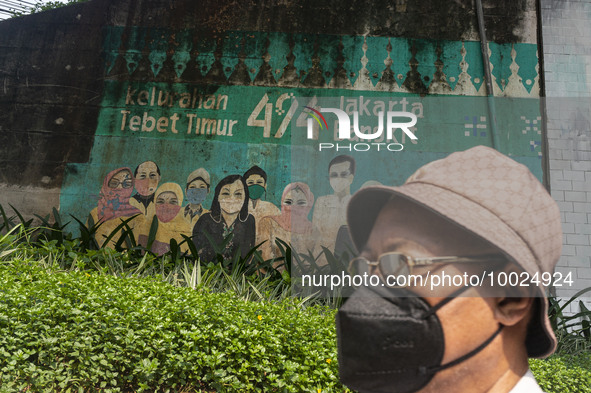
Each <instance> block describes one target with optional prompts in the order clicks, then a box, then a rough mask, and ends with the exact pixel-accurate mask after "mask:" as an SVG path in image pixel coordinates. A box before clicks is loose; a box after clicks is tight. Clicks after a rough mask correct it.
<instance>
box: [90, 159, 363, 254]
mask: <svg viewBox="0 0 591 393" xmlns="http://www.w3.org/2000/svg"><path fill="white" fill-rule="evenodd" d="M328 169H329V170H328V177H329V179H330V185H331V188H332V189H333V191H334V193H333V194H330V195H326V196H322V197H319V198H317V199H316V204H314V202H315V199H314V194H313V193H312V191H311V190H310V187H309V186H308V185H307V184H306V183H303V182H294V183H290V184H288V185H287V186H286V187H285V189H284V190H283V194H282V196H281V206H280V208H278V207H277V206H275V205H274V204H273V203H271V202H269V201H265V200H264V199H263V197H264V195H265V192H266V190H267V174H266V172H265V171H264V170H263V169H261V168H260V167H258V166H253V167H252V168H250V169H249V170H248V171H246V172H245V173H244V174H243V175H239V174H234V175H229V176H226V177H224V178H223V179H221V180H220V181H219V182H218V183H217V185H216V186H215V189H214V194H213V200H212V202H211V206H210V207H209V209H208V208H206V207H205V206H204V202H205V200H206V199H207V197H208V195H209V193H210V190H211V176H210V174H209V172H208V171H207V170H205V169H204V168H199V169H196V170H194V171H193V172H191V173H190V174H189V176H188V177H187V182H186V186H185V188H184V191H183V188H182V187H181V186H180V185H179V184H177V183H172V182H167V183H163V184H161V183H160V180H161V178H162V174H161V171H160V168H159V167H158V165H157V164H156V163H155V162H153V161H145V162H143V163H141V164H140V165H138V166H137V168H135V171H132V170H131V168H128V167H122V168H118V169H115V170H113V171H111V172H109V173H108V174H107V175H106V176H105V178H104V179H103V184H102V187H101V190H100V195H99V199H98V202H97V207H96V208H94V209H93V210H92V211H91V212H90V217H91V220H92V222H93V223H100V227H99V228H98V230H97V232H96V239H97V241H98V242H99V245H104V246H107V247H114V246H115V243H116V241H117V236H113V237H112V238H111V239H109V241H108V243H107V244H103V243H105V242H106V240H107V238H108V236H109V235H110V234H111V232H113V231H114V230H115V229H116V228H117V226H119V225H121V223H122V220H123V219H126V218H131V217H133V218H132V219H130V220H129V222H128V226H129V227H130V228H131V229H132V231H133V234H134V236H135V238H136V240H137V243H138V244H140V245H142V246H144V247H148V243H149V239H150V232H151V231H153V228H156V226H154V225H153V222H154V220H157V231H156V232H155V234H153V236H152V242H151V244H150V248H151V251H152V252H154V253H156V254H159V255H161V254H164V253H166V252H167V251H169V250H170V243H171V241H172V240H173V239H174V241H176V242H177V244H180V249H181V251H182V252H189V245H188V244H187V241H185V239H186V238H190V240H191V241H192V242H193V244H194V245H195V249H196V250H197V251H198V254H199V255H198V256H199V258H200V259H201V260H203V261H215V260H216V256H217V255H218V254H221V255H223V256H224V258H233V257H234V256H235V255H236V254H240V256H241V257H244V256H245V255H246V254H247V253H248V252H249V251H250V250H251V249H252V248H253V247H254V246H255V245H260V248H259V249H260V251H261V253H262V256H263V258H264V259H265V260H268V259H271V258H276V257H279V256H280V250H279V248H278V246H277V244H276V240H277V239H281V240H283V241H285V242H286V243H288V244H290V245H291V247H292V249H293V250H295V251H296V252H303V253H308V252H313V253H314V254H315V255H320V254H322V249H323V247H326V248H327V249H329V250H331V251H334V250H335V249H336V251H343V250H345V248H346V246H348V245H349V244H350V239H349V237H348V236H349V235H348V231H347V230H346V217H345V209H346V206H347V203H348V202H349V199H350V197H351V184H352V182H353V177H354V175H355V160H354V158H353V157H351V156H348V155H340V156H337V157H335V158H334V159H333V160H332V161H331V162H330V164H329V168H328ZM134 190H135V193H134ZM312 208H314V212H313V215H312V220H310V219H309V215H310V212H311V210H312ZM229 235H231V236H229Z"/></svg>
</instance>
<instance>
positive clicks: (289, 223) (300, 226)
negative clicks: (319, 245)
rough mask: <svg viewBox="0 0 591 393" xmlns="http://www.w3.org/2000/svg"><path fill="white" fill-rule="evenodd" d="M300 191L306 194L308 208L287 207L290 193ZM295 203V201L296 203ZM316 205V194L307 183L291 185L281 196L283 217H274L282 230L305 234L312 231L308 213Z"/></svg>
mask: <svg viewBox="0 0 591 393" xmlns="http://www.w3.org/2000/svg"><path fill="white" fill-rule="evenodd" d="M296 189H297V190H298V191H301V192H303V193H304V195H305V197H306V201H307V202H308V204H307V205H306V206H298V205H286V204H285V197H286V196H287V194H288V193H289V192H290V191H293V190H296ZM294 202H295V201H294ZM313 204H314V194H312V191H310V187H308V185H307V184H305V183H299V182H298V183H291V184H288V185H287V186H286V187H285V189H284V190H283V195H282V196H281V215H279V216H272V217H271V218H272V219H273V220H275V221H276V222H277V223H278V224H279V226H281V228H283V229H285V230H286V231H290V232H293V233H305V232H307V231H311V230H312V222H311V221H310V220H308V213H310V210H312V205H313Z"/></svg>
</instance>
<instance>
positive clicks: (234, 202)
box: [220, 198, 244, 214]
mask: <svg viewBox="0 0 591 393" xmlns="http://www.w3.org/2000/svg"><path fill="white" fill-rule="evenodd" d="M243 204H244V201H243V200H242V199H236V198H226V199H221V200H220V208H221V209H222V210H223V211H224V212H226V213H227V214H234V213H238V212H239V211H240V209H242V205H243Z"/></svg>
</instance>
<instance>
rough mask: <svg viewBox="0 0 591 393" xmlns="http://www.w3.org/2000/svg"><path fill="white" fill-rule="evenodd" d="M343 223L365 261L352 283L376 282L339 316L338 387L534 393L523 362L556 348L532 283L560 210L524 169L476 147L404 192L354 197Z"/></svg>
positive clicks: (556, 253) (545, 264)
mask: <svg viewBox="0 0 591 393" xmlns="http://www.w3.org/2000/svg"><path fill="white" fill-rule="evenodd" d="M348 224H349V228H350V232H351V237H352V239H353V242H354V243H355V245H356V247H357V249H358V250H359V251H360V255H359V257H358V258H356V259H354V260H353V261H352V262H351V265H350V270H351V273H352V274H358V275H363V274H369V275H377V276H379V277H380V279H381V281H380V284H379V285H373V286H368V287H362V288H359V289H358V290H357V291H356V292H355V293H354V294H353V295H352V296H351V297H350V298H349V300H348V301H347V302H346V303H345V305H344V306H343V307H342V308H341V309H340V310H339V313H338V316H337V335H338V341H339V342H338V344H339V368H340V370H339V372H340V375H341V380H342V381H343V383H345V384H346V385H347V386H349V387H351V388H352V389H355V390H358V391H359V392H361V393H366V392H401V393H406V392H454V393H468V392H469V393H478V392H489V393H507V392H511V393H523V392H528V393H530V392H531V393H536V392H541V390H540V388H539V386H538V385H537V383H536V382H535V380H534V378H533V376H532V374H531V372H529V369H528V362H527V359H528V357H546V356H548V355H550V354H551V353H552V352H553V351H554V349H555V347H556V338H555V336H554V333H553V332H552V329H551V327H550V323H549V320H548V318H547V309H548V307H547V301H546V299H545V292H544V288H543V287H542V286H540V285H537V284H540V283H542V282H543V280H541V278H542V274H543V273H548V272H552V271H553V268H554V266H555V264H556V262H557V261H558V258H559V257H560V251H561V242H562V236H561V224H560V214H559V210H558V207H557V206H556V203H555V202H554V201H553V200H552V198H551V197H550V195H549V194H548V193H547V192H546V190H545V189H544V187H543V186H542V185H541V184H540V183H539V182H538V181H537V179H535V177H534V176H533V175H532V174H531V173H530V172H529V170H528V169H527V168H526V167H525V166H523V165H521V164H518V163H516V162H515V161H513V160H511V159H509V158H508V157H506V156H504V155H503V154H501V153H499V152H497V151H495V150H493V149H490V148H487V147H483V146H479V147H475V148H472V149H469V150H467V151H464V152H458V153H453V154H451V155H450V156H448V157H447V158H445V159H443V160H439V161H435V162H433V163H430V164H427V165H425V166H423V167H422V168H420V169H419V170H418V171H417V172H415V174H413V175H412V176H411V177H410V178H409V179H408V180H407V182H406V183H405V184H404V185H403V186H400V187H370V188H366V189H363V190H361V191H360V192H358V193H357V194H355V195H354V196H353V197H352V199H351V202H350V203H349V207H348ZM546 276H547V275H546ZM546 276H545V277H546ZM411 277H414V281H413V280H412V279H411ZM436 277H437V278H436ZM445 277H449V279H448V280H446V279H445ZM508 277H514V278H515V277H518V278H519V280H518V282H519V285H518V286H511V285H509V283H504V278H508ZM442 278H443V279H442ZM536 278H537V280H536ZM433 284H437V285H433Z"/></svg>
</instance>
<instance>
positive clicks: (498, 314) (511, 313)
mask: <svg viewBox="0 0 591 393" xmlns="http://www.w3.org/2000/svg"><path fill="white" fill-rule="evenodd" d="M533 301H534V298H532V297H498V298H495V304H494V307H495V308H494V315H495V319H496V320H497V321H498V322H499V323H501V324H502V325H504V326H513V325H516V324H518V323H519V322H521V321H523V320H524V319H527V322H529V319H530V318H529V315H530V314H531V313H530V310H531V309H532V307H533V303H534V302H533Z"/></svg>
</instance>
